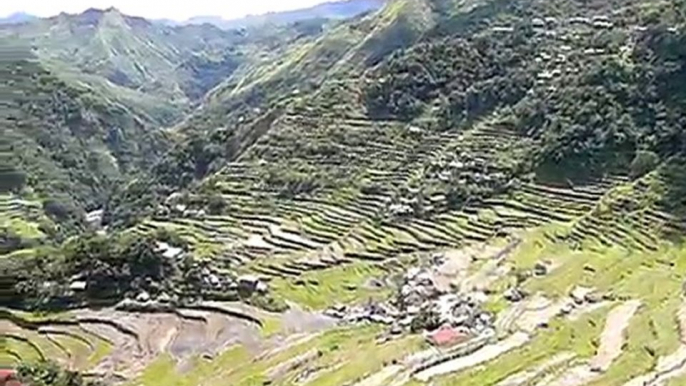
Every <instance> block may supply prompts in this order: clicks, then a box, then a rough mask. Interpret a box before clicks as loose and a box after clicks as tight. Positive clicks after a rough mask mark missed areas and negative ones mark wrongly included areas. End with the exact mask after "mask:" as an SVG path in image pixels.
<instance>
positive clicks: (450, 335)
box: [427, 326, 469, 347]
mask: <svg viewBox="0 0 686 386" xmlns="http://www.w3.org/2000/svg"><path fill="white" fill-rule="evenodd" d="M468 338H469V333H467V332H466V331H465V330H464V329H461V328H454V327H450V326H443V327H441V328H439V329H438V330H436V331H433V332H431V333H430V334H429V336H428V337H427V339H428V340H429V342H430V343H431V344H433V345H435V346H441V347H445V346H453V345H456V344H458V343H462V342H464V341H465V340H467V339H468Z"/></svg>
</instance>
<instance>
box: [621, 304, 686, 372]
mask: <svg viewBox="0 0 686 386" xmlns="http://www.w3.org/2000/svg"><path fill="white" fill-rule="evenodd" d="M677 319H678V321H679V333H680V335H681V346H679V348H678V349H677V350H676V351H675V352H673V353H672V354H670V355H667V356H664V357H661V358H659V359H658V361H657V365H656V366H655V369H653V371H651V372H649V373H648V374H644V375H642V376H639V377H636V378H634V379H632V380H630V381H629V382H627V383H625V384H624V386H662V385H665V384H667V382H668V381H669V380H670V379H672V378H676V377H679V376H682V375H686V301H685V302H684V303H682V305H681V308H680V309H679V311H678V313H677Z"/></svg>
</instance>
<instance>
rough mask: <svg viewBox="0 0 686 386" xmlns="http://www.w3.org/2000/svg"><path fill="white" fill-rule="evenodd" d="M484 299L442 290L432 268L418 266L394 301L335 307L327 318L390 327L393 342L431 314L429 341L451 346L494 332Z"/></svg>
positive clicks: (403, 279)
mask: <svg viewBox="0 0 686 386" xmlns="http://www.w3.org/2000/svg"><path fill="white" fill-rule="evenodd" d="M481 300H482V299H477V298H476V297H474V296H473V295H464V294H457V293H450V292H446V291H442V290H439V289H438V288H437V286H436V283H435V280H434V276H433V274H432V272H431V271H430V270H429V269H426V268H417V267H415V268H411V269H409V270H408V271H407V272H406V273H405V274H404V275H403V277H402V281H401V284H400V286H399V290H398V293H397V294H396V297H395V298H394V299H393V300H391V301H387V302H369V303H367V304H365V305H361V306H342V305H341V306H335V307H333V308H331V309H329V310H327V311H326V315H328V316H330V317H334V318H338V319H340V320H341V321H342V322H343V323H359V322H371V323H379V324H384V325H387V326H388V327H389V330H388V333H389V334H388V335H387V338H388V339H390V337H392V336H395V335H400V334H403V333H405V332H407V331H410V330H412V329H414V328H415V327H416V326H417V325H418V323H417V322H418V320H419V319H424V318H427V315H428V314H430V315H431V316H430V317H431V318H433V319H435V320H433V321H432V323H431V324H432V327H431V328H430V330H428V331H425V337H426V339H427V341H428V342H429V343H431V344H433V345H435V346H439V347H450V346H453V345H456V344H459V343H462V342H465V341H467V340H469V339H471V338H472V337H475V336H481V335H482V334H484V333H486V332H487V331H488V330H492V329H493V322H494V318H493V316H492V315H491V314H489V313H488V312H484V311H483V310H481V308H480V304H481ZM421 327H422V328H423V327H425V326H421Z"/></svg>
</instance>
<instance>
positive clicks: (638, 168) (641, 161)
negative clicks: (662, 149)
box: [631, 150, 660, 178]
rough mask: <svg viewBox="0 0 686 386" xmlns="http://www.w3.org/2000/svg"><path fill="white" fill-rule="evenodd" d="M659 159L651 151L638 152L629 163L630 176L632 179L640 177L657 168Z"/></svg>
mask: <svg viewBox="0 0 686 386" xmlns="http://www.w3.org/2000/svg"><path fill="white" fill-rule="evenodd" d="M659 162H660V157H659V156H658V155H657V154H655V153H654V152H652V151H646V150H639V151H637V152H636V156H635V157H634V160H633V161H632V162H631V175H632V177H634V178H638V177H642V176H644V175H645V174H647V173H649V172H651V171H652V170H653V169H655V167H657V165H658V163H659Z"/></svg>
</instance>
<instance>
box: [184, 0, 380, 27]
mask: <svg viewBox="0 0 686 386" xmlns="http://www.w3.org/2000/svg"><path fill="white" fill-rule="evenodd" d="M385 2H386V0H344V1H335V2H329V3H324V4H319V5H316V6H314V7H310V8H304V9H298V10H294V11H287V12H272V13H266V14H264V15H250V16H246V17H244V18H241V19H234V20H225V19H222V18H221V17H218V16H197V17H193V18H190V19H188V20H187V21H185V22H183V23H182V24H204V23H209V24H214V25H215V26H217V27H219V28H222V29H232V28H246V27H254V26H257V25H261V24H267V23H268V24H289V23H295V22H298V21H303V20H309V19H347V18H351V17H355V16H357V15H360V14H363V13H366V12H370V11H376V10H378V9H380V8H381V7H382V6H383V4H384V3H385Z"/></svg>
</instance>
